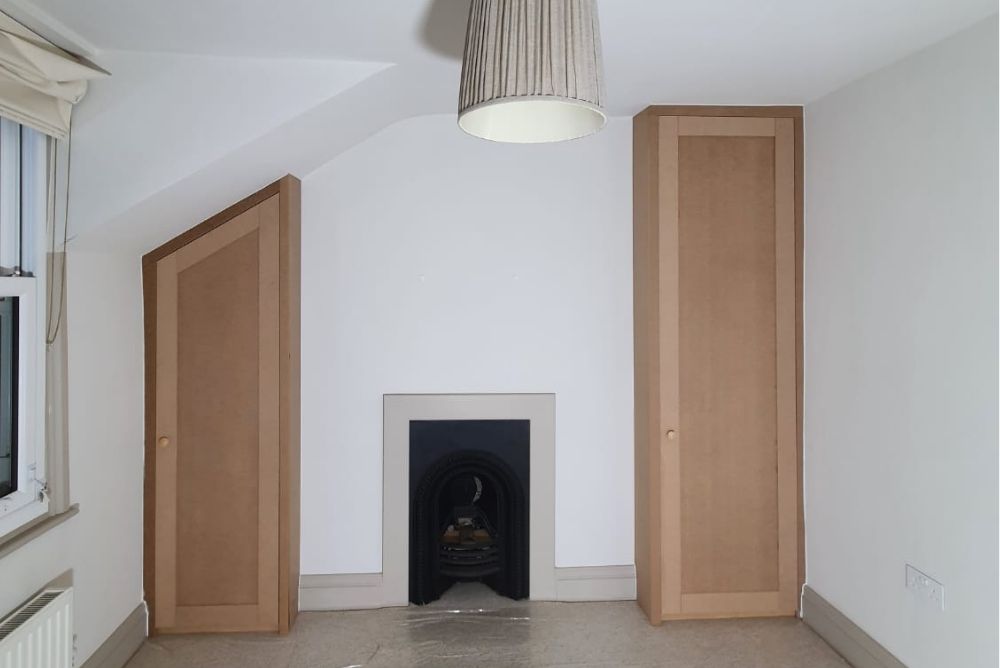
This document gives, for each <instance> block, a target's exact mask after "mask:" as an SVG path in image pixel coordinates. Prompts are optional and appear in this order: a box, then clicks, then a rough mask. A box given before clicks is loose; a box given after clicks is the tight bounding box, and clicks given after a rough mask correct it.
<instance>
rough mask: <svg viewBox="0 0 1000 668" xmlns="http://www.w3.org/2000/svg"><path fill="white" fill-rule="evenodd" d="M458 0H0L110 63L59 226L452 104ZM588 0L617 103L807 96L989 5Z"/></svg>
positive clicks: (170, 218) (131, 229) (77, 140)
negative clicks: (594, 0)
mask: <svg viewBox="0 0 1000 668" xmlns="http://www.w3.org/2000/svg"><path fill="white" fill-rule="evenodd" d="M468 5H469V1H468V0H336V1H330V0H282V1H281V2H279V3H275V2H273V0H272V1H269V2H264V1H263V0H171V1H170V2H163V1H160V2H135V1H134V0H87V1H86V2H80V1H79V0H0V9H3V10H4V11H7V13H9V14H11V15H12V16H14V17H15V18H18V19H19V20H21V21H22V22H24V23H26V24H28V25H29V27H33V28H36V29H38V30H39V31H40V32H43V34H46V35H47V36H50V37H52V38H55V39H56V41H61V42H62V44H63V45H65V46H70V47H72V48H74V49H75V50H77V52H83V53H84V54H85V55H87V56H89V57H90V58H91V59H92V60H94V61H95V62H97V63H98V64H99V65H101V66H103V67H105V68H106V69H108V70H110V71H111V72H112V74H113V76H112V77H111V78H110V79H108V80H106V81H100V82H97V83H96V84H94V85H93V87H92V91H91V93H90V95H89V96H88V98H87V99H86V100H85V101H84V102H83V103H82V104H81V105H80V107H79V109H78V114H77V116H76V118H75V120H74V156H73V161H74V162H73V164H74V170H73V180H72V184H73V185H72V192H71V202H72V209H71V218H72V229H73V231H74V233H77V234H79V233H81V232H83V231H84V230H89V229H96V228H98V227H99V228H102V229H103V230H104V231H105V233H104V234H101V235H99V237H98V238H99V240H100V242H101V243H106V242H108V240H110V239H116V240H121V241H123V242H124V240H126V239H127V240H128V243H129V244H133V245H135V247H137V248H140V249H144V248H148V247H151V246H152V245H155V244H156V243H158V242H160V241H162V240H163V239H165V238H168V237H169V236H170V235H171V234H175V233H177V232H179V231H180V230H182V229H184V228H186V227H189V226H190V225H191V224H193V223H195V222H197V221H198V220H200V219H201V218H204V217H207V216H208V215H211V213H213V212H215V211H216V210H218V209H220V208H222V207H224V206H225V205H227V204H228V203H230V202H231V201H233V200H234V199H239V197H241V196H243V195H245V194H247V193H249V192H252V191H253V190H254V189H255V188H257V187H260V186H262V185H264V184H266V183H267V182H269V181H270V180H273V179H274V178H276V177H278V176H280V175H281V174H283V173H285V172H292V173H296V174H298V175H299V176H304V175H305V174H306V173H308V172H309V171H311V170H312V169H315V168H316V167H317V166H319V165H321V164H323V163H325V162H327V161H328V160H330V159H331V158H332V157H334V156H335V155H336V154H337V153H339V152H340V151H343V150H344V149H346V148H347V147H349V146H351V145H353V144H355V143H357V142H359V141H362V140H364V139H365V138H366V137H368V136H370V135H371V134H372V133H374V132H377V131H378V130H379V129H381V128H383V127H385V126H386V125H389V124H391V123H394V122H396V121H398V120H401V119H403V118H407V117H411V116H416V115H420V114H426V113H447V112H453V111H454V109H455V104H456V103H455V96H456V89H457V79H458V69H459V67H460V64H459V59H460V55H461V48H462V41H463V31H464V28H465V18H466V14H467V10H468ZM599 7H600V16H601V21H602V30H603V38H604V39H603V41H604V57H605V64H606V75H607V88H608V93H609V98H610V104H609V108H610V111H611V113H612V114H614V115H631V114H633V113H635V112H637V111H638V110H640V109H641V108H643V107H644V106H646V105H648V104H651V103H657V102H659V103H692V104H697V103H702V104H800V103H805V102H808V101H810V100H813V99H815V98H817V97H820V96H822V95H824V94H825V93H827V92H830V91H832V90H834V89H836V88H838V87H840V86H842V85H843V84H845V83H847V82H849V81H851V80H853V79H856V78H858V77H859V76H862V75H863V74H866V73H868V72H870V71H872V70H875V69H877V68H879V67H881V66H883V65H885V64H888V63H890V62H892V61H894V60H897V59H898V58H901V57H903V56H905V55H906V54H908V53H910V52H912V51H915V50H917V49H919V48H921V47H922V46H925V45H927V44H930V43H932V42H934V41H937V40H938V39H941V38H943V37H945V36H947V35H948V34H951V33H953V32H956V31H958V30H960V29H961V28H963V27H966V26H968V25H971V24H972V23H974V22H976V21H977V20H979V19H981V18H984V17H986V16H988V15H990V14H991V13H994V12H996V4H995V2H993V1H992V0H948V1H947V2H943V1H942V0H837V1H836V2H831V1H830V0H757V1H756V2H745V1H744V0H699V2H676V1H672V0H671V1H666V2H664V1H662V0H599ZM458 131H459V130H458V129H457V128H456V132H458Z"/></svg>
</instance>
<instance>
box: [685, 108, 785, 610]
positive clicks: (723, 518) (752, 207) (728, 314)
mask: <svg viewBox="0 0 1000 668" xmlns="http://www.w3.org/2000/svg"><path fill="white" fill-rule="evenodd" d="M715 120H719V119H715ZM753 120H762V119H753ZM772 125H773V122H772ZM677 156H678V158H677V160H678V165H679V166H678V174H679V187H678V191H679V197H678V201H679V216H678V220H679V235H678V256H679V261H678V266H679V271H680V306H679V320H678V322H679V329H680V346H679V365H678V372H679V375H680V422H679V424H680V426H681V432H682V437H683V440H684V446H683V447H682V448H681V450H680V468H681V490H680V493H681V502H680V507H681V539H680V544H681V546H682V547H681V549H682V550H683V555H682V560H683V564H684V567H683V569H682V576H681V592H682V593H684V594H687V593H720V592H753V591H772V590H776V589H777V588H778V582H777V580H778V566H777V564H778V560H777V551H778V535H777V530H778V526H777V525H778V507H777V471H776V468H775V463H776V461H777V460H776V452H775V444H776V436H775V389H776V388H775V340H774V322H775V320H774V302H775V284H774V141H773V139H771V138H769V137H746V136H685V137H681V138H680V141H679V143H678V152H677Z"/></svg>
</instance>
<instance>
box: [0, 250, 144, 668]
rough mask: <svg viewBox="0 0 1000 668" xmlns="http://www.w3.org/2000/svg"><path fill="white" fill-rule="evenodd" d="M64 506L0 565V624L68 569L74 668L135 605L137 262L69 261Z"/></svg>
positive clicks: (114, 256)
mask: <svg viewBox="0 0 1000 668" xmlns="http://www.w3.org/2000/svg"><path fill="white" fill-rule="evenodd" d="M68 266H69V274H68V276H67V284H68V286H69V289H68V300H69V301H68V302H67V308H68V314H67V315H68V317H67V321H68V324H69V351H68V353H69V370H68V379H69V433H70V446H69V448H70V462H69V463H70V497H71V501H72V502H73V503H78V504H79V505H80V513H79V514H78V515H76V516H75V517H72V518H70V519H69V520H68V521H66V522H65V523H63V524H61V525H60V526H58V527H56V528H55V529H53V530H51V531H49V532H47V533H45V534H44V535H42V536H41V537H40V538H38V539H36V540H34V541H32V542H30V543H28V544H27V545H25V546H23V547H22V548H20V549H19V550H17V551H16V552H14V553H12V554H10V555H8V556H7V557H5V558H4V559H3V560H0V616H2V614H4V613H6V612H7V611H9V610H10V609H11V608H13V607H15V606H17V605H18V604H19V603H21V602H23V601H24V599H25V598H27V597H28V596H30V595H31V594H32V593H34V592H35V591H37V590H38V589H39V588H41V587H42V586H44V585H45V584H46V583H47V582H49V581H50V580H51V579H52V578H54V577H56V576H58V575H59V574H61V573H62V572H64V571H66V570H69V569H72V570H73V578H74V588H75V593H76V615H75V619H74V623H75V631H76V635H77V638H76V648H77V653H76V658H77V665H80V664H81V663H82V662H83V661H85V660H86V659H87V657H89V656H90V654H91V653H92V652H93V651H94V650H95V649H97V647H99V646H100V644H101V643H102V642H104V640H105V638H107V637H108V635H109V634H110V633H111V632H112V631H114V630H115V628H116V627H117V626H118V625H119V624H121V622H122V621H124V619H125V617H126V616H127V615H128V614H129V613H131V612H132V610H134V609H135V607H136V606H137V605H138V604H139V602H140V601H141V600H142V551H141V547H142V545H141V543H142V410H143V408H142V311H141V287H140V282H139V258H138V257H137V256H134V255H125V254H120V253H92V252H73V251H72V249H71V252H70V254H69V262H68Z"/></svg>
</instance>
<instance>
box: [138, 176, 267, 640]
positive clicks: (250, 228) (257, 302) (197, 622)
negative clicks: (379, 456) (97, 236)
mask: <svg viewBox="0 0 1000 668" xmlns="http://www.w3.org/2000/svg"><path fill="white" fill-rule="evenodd" d="M277 236H278V198H277V197H276V196H275V197H271V198H269V199H267V200H265V201H264V202H262V203H260V204H258V205H257V206H255V207H253V208H251V209H250V210H248V211H246V212H244V213H242V214H241V215H239V216H237V217H235V218H233V219H232V220H231V221H229V222H228V223H226V224H225V225H222V226H220V227H218V228H216V229H214V230H212V231H211V232H209V233H207V234H205V235H203V236H201V237H199V238H197V239H196V240H194V241H192V242H191V243H189V244H187V245H185V246H183V247H181V248H179V249H178V250H176V251H175V252H173V253H172V254H170V255H168V256H166V257H164V258H163V259H161V260H159V261H158V263H157V334H156V336H157V373H156V392H157V399H156V424H157V433H158V435H159V437H160V438H168V439H169V445H167V446H166V447H159V448H157V453H156V456H157V461H156V504H157V505H156V564H155V571H156V585H157V592H156V599H155V600H156V619H157V626H158V628H159V630H161V631H162V630H168V631H199V630H276V629H277V628H278V595H277V586H278V585H277V579H278V535H277V533H278V466H279V462H278V425H277V422H278V398H277V387H278V296H279V295H278V244H277Z"/></svg>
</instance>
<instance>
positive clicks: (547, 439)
mask: <svg viewBox="0 0 1000 668" xmlns="http://www.w3.org/2000/svg"><path fill="white" fill-rule="evenodd" d="M382 408H383V411H382V413H383V418H382V419H383V432H382V572H381V573H343V574H331V575H322V574H313V575H302V577H301V580H300V591H299V608H300V609H301V610H349V609H358V608H379V607H389V606H405V605H408V604H409V564H410V552H409V550H410V540H409V538H410V501H409V498H410V493H409V492H410V483H409V471H410V421H411V420H529V421H530V431H529V434H530V436H529V438H530V446H529V447H530V455H529V457H530V459H529V461H530V482H529V499H528V505H529V509H528V518H529V537H528V578H529V583H528V584H529V597H530V598H531V599H532V600H547V601H553V600H558V601H588V600H632V599H634V598H635V567H634V566H633V565H625V566H594V567H569V568H557V567H556V565H555V487H556V485H555V482H556V458H555V453H556V447H555V446H556V441H555V424H556V421H555V419H556V397H555V395H554V394H386V395H384V396H383V404H382Z"/></svg>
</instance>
